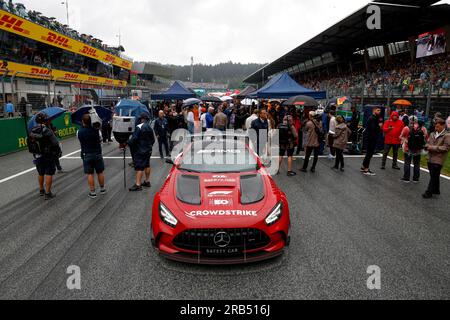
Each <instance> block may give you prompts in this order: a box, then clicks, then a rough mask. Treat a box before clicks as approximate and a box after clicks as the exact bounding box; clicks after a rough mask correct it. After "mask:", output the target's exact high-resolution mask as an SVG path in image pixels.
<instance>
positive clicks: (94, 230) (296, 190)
mask: <svg viewBox="0 0 450 320" xmlns="http://www.w3.org/2000/svg"><path fill="white" fill-rule="evenodd" d="M78 149H79V145H78V142H77V141H76V139H70V140H67V141H65V142H64V154H65V155H68V154H69V155H70V156H69V157H68V158H65V159H63V160H62V165H63V167H64V170H65V171H66V173H64V174H60V175H57V176H56V178H55V185H54V192H55V193H56V194H57V198H56V199H54V200H53V201H50V202H45V201H44V200H43V199H42V198H40V197H39V195H38V188H37V181H36V179H37V175H36V172H35V171H34V170H33V171H31V172H28V173H24V174H22V175H19V176H16V175H17V174H18V173H21V172H23V171H25V170H28V169H31V168H33V164H32V157H31V155H30V154H28V153H27V152H20V153H16V154H12V155H8V156H5V157H1V158H0V164H1V165H0V203H1V207H0V243H1V247H0V299H187V300H191V299H232V300H242V299H268V300H271V299H275V300H283V299H449V298H450V250H449V246H450V232H449V231H450V181H449V180H447V179H441V180H442V195H441V196H440V197H439V198H437V199H434V200H427V201H425V200H423V199H422V197H421V194H422V193H423V192H424V190H425V189H426V184H427V182H428V174H426V173H425V172H423V173H422V182H421V183H420V184H417V185H416V184H409V185H405V184H403V183H402V182H400V181H399V179H400V177H401V174H400V173H399V172H398V171H392V170H386V171H379V170H375V171H376V172H377V174H378V175H377V176H376V177H366V176H363V175H362V174H361V173H360V172H359V168H360V164H361V161H362V159H359V158H351V159H346V172H345V173H340V172H339V173H338V172H334V171H332V170H331V169H330V167H331V163H330V162H329V160H327V159H321V160H320V162H319V166H318V168H317V173H315V174H312V173H307V174H303V173H302V174H300V173H299V175H298V176H297V177H294V178H288V177H287V176H286V175H285V169H283V170H282V174H281V175H279V176H277V177H275V180H276V182H277V183H278V185H279V186H280V188H281V189H282V190H283V191H284V192H285V193H286V194H287V196H288V199H289V204H290V209H291V219H292V230H291V237H292V241H291V245H290V247H289V248H288V249H287V251H286V254H285V255H284V256H282V257H280V258H277V259H275V260H272V261H267V262H263V263H256V264H252V265H241V266H228V267H226V266H222V267H211V266H193V265H185V264H181V263H175V262H171V261H167V260H164V259H162V258H160V257H159V256H158V254H157V253H156V252H155V251H154V250H153V249H152V247H151V243H150V215H151V206H152V201H153V196H154V194H155V193H156V192H157V191H158V190H159V188H160V187H161V186H162V184H163V183H164V181H165V179H166V177H167V174H168V172H169V169H170V167H169V165H167V164H165V163H164V162H163V161H162V160H159V159H153V160H152V166H153V172H152V185H153V187H152V189H150V190H146V191H144V192H142V193H129V192H127V191H125V190H124V186H123V162H122V161H121V160H120V157H121V153H120V151H119V150H118V148H117V145H116V144H112V145H110V146H105V148H104V154H105V156H106V157H113V158H110V159H106V160H105V162H106V167H107V170H106V178H107V188H108V194H107V195H105V196H103V197H100V196H99V198H98V199H96V200H91V199H88V197H87V192H88V190H87V182H86V179H85V177H84V175H83V172H82V163H81V160H80V159H77V157H78V156H79V154H78V153H74V152H77V150H78ZM116 157H117V158H116ZM300 162H301V161H299V160H297V161H296V162H295V166H296V167H297V168H299V166H300ZM379 165H380V159H374V161H373V167H374V169H378V166H379ZM132 174H133V172H132V170H131V168H129V167H127V175H128V186H130V185H131V181H132V180H131V179H132V178H131V177H132ZM8 177H12V178H11V179H9V180H5V178H8ZM71 265H76V266H79V267H80V270H81V287H82V288H81V290H73V291H71V290H68V289H67V286H66V281H67V279H68V277H69V275H68V274H67V273H66V271H67V268H68V267H69V266H71ZM372 265H376V266H379V267H380V268H381V284H382V287H381V290H368V288H367V279H368V278H369V276H370V275H369V274H367V268H368V267H369V266H372Z"/></svg>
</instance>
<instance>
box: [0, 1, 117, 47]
mask: <svg viewBox="0 0 450 320" xmlns="http://www.w3.org/2000/svg"><path fill="white" fill-rule="evenodd" d="M0 9H2V10H5V11H8V12H10V13H12V14H15V15H18V16H20V17H22V18H24V19H28V20H30V21H32V22H34V23H37V24H39V25H41V26H43V27H45V28H48V29H51V30H54V31H56V32H58V33H61V34H63V35H66V36H68V37H70V38H72V39H75V40H78V41H81V42H84V43H85V44H87V45H90V46H92V47H95V48H97V49H101V50H105V51H107V52H109V53H111V54H114V55H119V54H120V51H124V49H123V47H119V48H114V47H109V46H107V45H106V44H104V43H103V41H102V40H100V39H97V38H94V37H93V36H91V35H87V34H80V33H79V32H78V31H76V30H73V29H71V28H70V27H69V26H68V25H65V24H62V23H60V22H58V21H57V20H56V18H53V17H50V18H49V17H46V16H43V15H42V13H40V12H38V11H34V10H27V8H26V7H25V6H24V5H23V4H22V3H16V4H14V3H13V1H12V0H8V2H6V1H4V0H0Z"/></svg>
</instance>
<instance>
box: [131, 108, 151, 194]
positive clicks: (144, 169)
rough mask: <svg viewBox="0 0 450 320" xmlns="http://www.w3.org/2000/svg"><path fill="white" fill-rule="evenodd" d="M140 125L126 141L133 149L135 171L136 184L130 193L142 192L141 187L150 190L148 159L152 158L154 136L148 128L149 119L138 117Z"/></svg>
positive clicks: (146, 115)
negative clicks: (143, 177)
mask: <svg viewBox="0 0 450 320" xmlns="http://www.w3.org/2000/svg"><path fill="white" fill-rule="evenodd" d="M140 120H141V124H140V125H138V126H137V127H136V131H135V132H134V134H133V136H132V137H131V138H130V140H129V141H128V145H129V146H130V147H131V146H132V147H133V148H134V149H135V153H134V158H133V159H134V165H135V166H134V169H135V170H136V184H135V185H134V186H133V187H131V188H130V191H131V192H136V191H142V190H143V189H142V187H146V188H150V187H151V184H150V174H151V169H150V158H151V156H152V151H153V145H154V144H155V134H154V133H153V129H152V128H151V127H150V123H149V121H150V117H149V115H148V114H146V113H143V114H142V115H141V117H140ZM144 173H145V181H144V183H142V176H143V175H144Z"/></svg>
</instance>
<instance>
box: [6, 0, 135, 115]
mask: <svg viewBox="0 0 450 320" xmlns="http://www.w3.org/2000/svg"><path fill="white" fill-rule="evenodd" d="M123 52H124V48H123V47H122V46H119V47H112V46H108V45H106V44H103V42H102V41H101V40H100V39H96V38H94V37H93V36H90V35H85V34H79V33H78V32H77V31H75V30H72V29H70V28H69V27H68V26H66V25H63V24H61V23H59V22H58V21H56V19H54V18H47V17H45V16H43V15H42V14H41V13H39V12H36V11H28V10H26V8H25V7H24V6H23V5H22V4H20V3H17V4H13V2H12V1H9V2H8V3H5V1H3V0H0V80H1V86H0V90H1V96H0V105H1V106H2V105H3V102H5V101H13V102H14V104H15V105H16V106H17V107H18V108H17V109H16V110H17V111H19V112H24V111H25V110H24V109H25V104H26V103H29V104H31V105H32V107H33V108H34V109H39V108H42V107H43V106H49V105H58V106H61V105H62V106H64V107H66V108H73V107H76V106H78V105H81V104H83V103H85V102H86V101H87V100H89V99H95V98H97V99H98V98H99V97H98V95H99V92H101V91H102V90H109V91H118V93H114V95H116V94H117V95H120V92H121V91H122V90H123V89H124V88H126V87H127V86H128V83H129V81H130V71H131V69H132V64H133V62H132V60H130V59H129V58H126V57H125V56H124V55H123ZM102 95H103V94H102ZM0 111H2V110H0ZM0 113H1V112H0Z"/></svg>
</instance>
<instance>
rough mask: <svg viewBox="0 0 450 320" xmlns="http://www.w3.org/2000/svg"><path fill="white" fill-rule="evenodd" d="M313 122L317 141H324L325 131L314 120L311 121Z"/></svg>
mask: <svg viewBox="0 0 450 320" xmlns="http://www.w3.org/2000/svg"><path fill="white" fill-rule="evenodd" d="M312 123H313V124H314V130H315V131H316V134H317V138H318V139H319V143H322V142H324V141H325V132H323V131H322V130H321V129H320V128H319V127H318V126H317V124H316V122H315V121H313V122H312Z"/></svg>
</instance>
